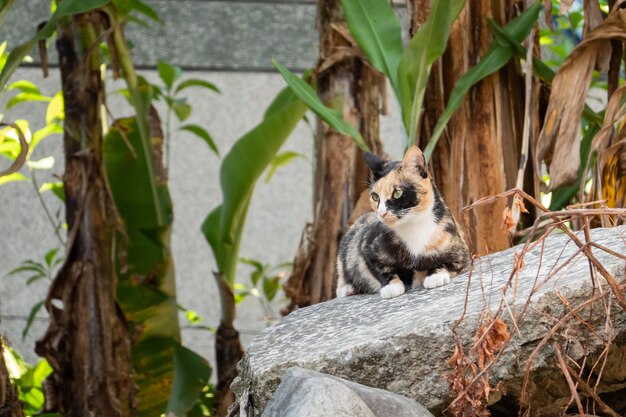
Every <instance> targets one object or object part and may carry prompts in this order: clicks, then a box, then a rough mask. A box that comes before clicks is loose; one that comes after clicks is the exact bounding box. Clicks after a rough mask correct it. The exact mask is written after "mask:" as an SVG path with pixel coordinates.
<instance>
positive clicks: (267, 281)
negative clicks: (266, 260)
mask: <svg viewBox="0 0 626 417" xmlns="http://www.w3.org/2000/svg"><path fill="white" fill-rule="evenodd" d="M279 287H280V278H279V277H271V278H268V277H265V278H263V293H264V294H265V297H267V299H268V300H269V301H272V300H273V299H274V297H276V293H278V288H279Z"/></svg>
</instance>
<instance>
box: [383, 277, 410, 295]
mask: <svg viewBox="0 0 626 417" xmlns="http://www.w3.org/2000/svg"><path fill="white" fill-rule="evenodd" d="M404 290H405V288H404V283H403V282H402V281H400V280H399V279H398V278H395V279H393V280H391V282H390V283H389V284H387V285H385V286H384V287H382V288H381V289H380V296H381V297H382V298H393V297H397V296H399V295H402V294H404Z"/></svg>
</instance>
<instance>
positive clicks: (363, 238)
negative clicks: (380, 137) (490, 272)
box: [337, 146, 469, 298]
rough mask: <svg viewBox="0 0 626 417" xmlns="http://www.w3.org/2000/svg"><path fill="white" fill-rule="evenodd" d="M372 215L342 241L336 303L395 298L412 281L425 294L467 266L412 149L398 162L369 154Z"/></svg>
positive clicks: (452, 228)
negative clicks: (368, 297) (364, 297)
mask: <svg viewBox="0 0 626 417" xmlns="http://www.w3.org/2000/svg"><path fill="white" fill-rule="evenodd" d="M365 161H366V162H367V165H368V166H369V167H370V170H371V171H372V173H373V177H374V183H373V184H372V186H371V195H370V203H371V205H372V209H373V210H374V212H373V213H371V212H370V213H366V214H364V215H363V216H361V217H360V218H359V219H358V220H357V221H356V222H355V223H354V225H352V227H351V228H350V229H349V230H348V232H347V233H346V234H345V235H344V236H343V238H342V239H341V244H340V245H339V254H338V256H337V271H338V276H339V279H338V282H337V297H346V296H348V295H352V294H374V293H377V292H379V291H380V295H381V296H382V297H383V298H392V297H397V296H399V295H401V294H403V293H404V292H405V290H406V289H407V288H411V287H412V285H413V283H414V280H415V281H417V282H419V283H421V284H422V285H423V286H424V287H425V288H435V287H439V286H441V285H445V284H448V283H449V282H450V278H452V277H454V276H456V274H457V273H458V272H460V271H461V270H462V269H463V268H464V267H465V266H466V265H467V263H468V261H469V252H468V249H467V245H466V244H465V241H464V240H463V237H462V236H461V234H460V233H459V230H458V228H457V223H456V221H455V220H454V218H453V217H452V215H451V214H450V209H449V208H448V206H446V204H445V203H444V201H443V200H442V198H441V194H440V193H439V190H438V189H437V187H436V186H435V184H434V182H433V181H431V178H430V175H429V172H428V168H427V166H426V161H425V159H424V155H423V154H422V151H421V150H420V149H419V148H417V147H415V146H413V147H411V148H410V149H409V150H408V151H407V153H406V154H405V156H404V159H403V160H402V161H386V160H384V159H382V158H380V157H378V156H376V155H373V154H371V153H366V154H365Z"/></svg>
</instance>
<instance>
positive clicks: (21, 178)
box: [0, 172, 27, 185]
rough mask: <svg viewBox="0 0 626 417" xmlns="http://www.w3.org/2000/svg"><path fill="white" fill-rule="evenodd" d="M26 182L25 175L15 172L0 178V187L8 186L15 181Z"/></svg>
mask: <svg viewBox="0 0 626 417" xmlns="http://www.w3.org/2000/svg"><path fill="white" fill-rule="evenodd" d="M26 180H27V178H26V177H25V176H24V175H22V174H20V173H19V172H14V173H12V174H9V175H4V176H2V177H0V185H4V184H8V183H10V182H13V181H26Z"/></svg>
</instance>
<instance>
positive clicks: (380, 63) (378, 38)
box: [341, 0, 404, 97]
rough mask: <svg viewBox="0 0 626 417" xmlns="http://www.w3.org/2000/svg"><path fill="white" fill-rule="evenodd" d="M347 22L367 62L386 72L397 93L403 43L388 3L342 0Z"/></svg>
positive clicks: (400, 28)
mask: <svg viewBox="0 0 626 417" xmlns="http://www.w3.org/2000/svg"><path fill="white" fill-rule="evenodd" d="M341 5H342V7H343V10H344V14H345V19H346V23H347V24H348V28H350V32H351V33H352V36H353V37H354V39H355V40H356V42H357V44H358V45H359V46H360V47H361V50H362V51H363V52H364V53H365V55H366V56H367V57H368V59H369V61H370V63H371V64H372V65H373V66H374V68H376V69H377V70H379V71H380V72H382V73H383V74H385V75H386V76H387V77H388V78H389V81H390V83H391V87H392V88H393V90H394V92H395V94H396V96H397V97H399V96H400V91H399V81H398V66H399V64H400V59H401V57H402V52H403V49H404V47H403V46H402V27H401V26H400V21H399V20H398V18H397V17H396V15H395V13H394V11H393V8H392V7H391V4H390V3H389V2H387V1H378V0H342V1H341Z"/></svg>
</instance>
